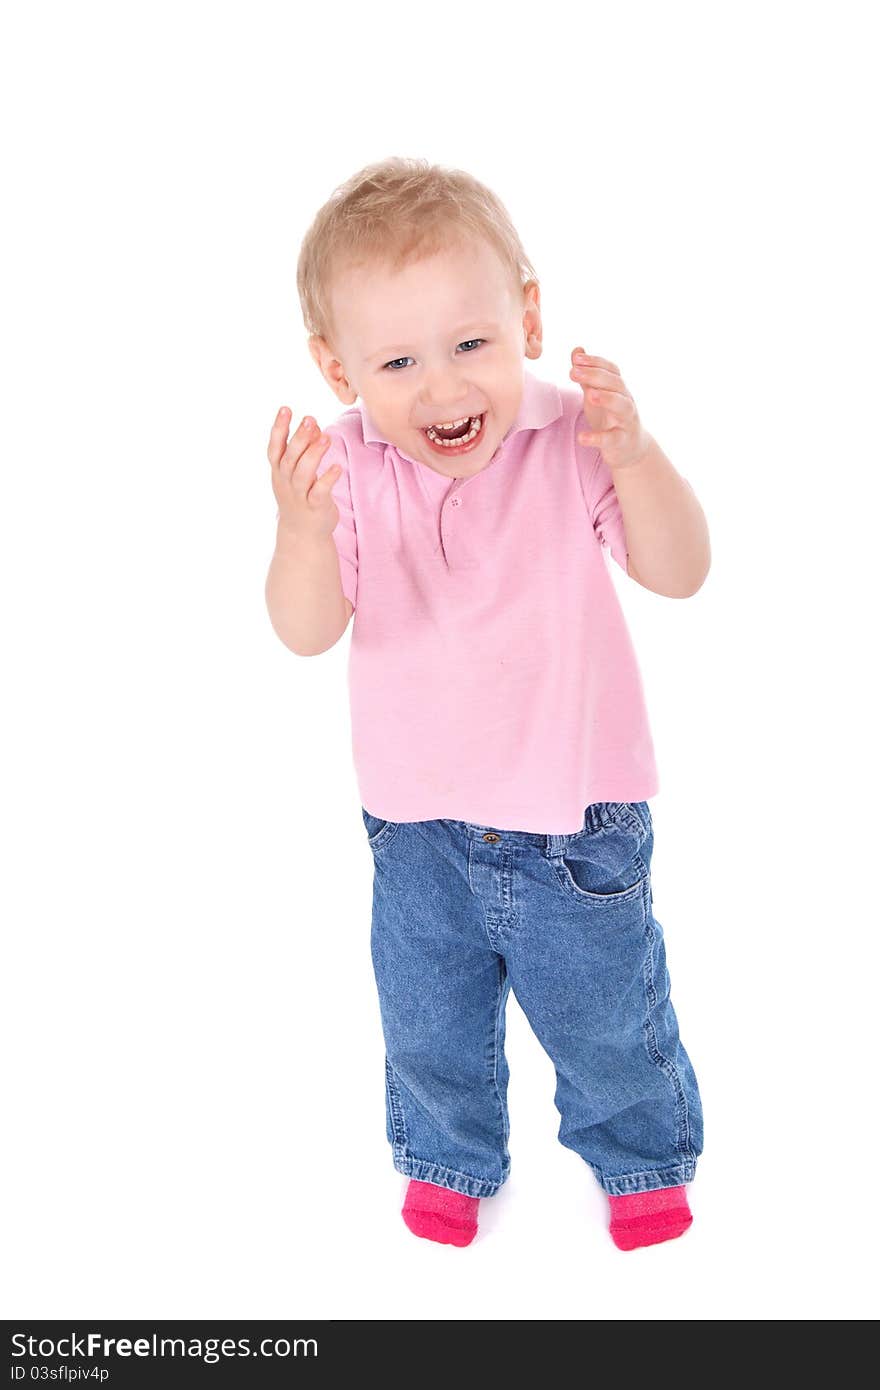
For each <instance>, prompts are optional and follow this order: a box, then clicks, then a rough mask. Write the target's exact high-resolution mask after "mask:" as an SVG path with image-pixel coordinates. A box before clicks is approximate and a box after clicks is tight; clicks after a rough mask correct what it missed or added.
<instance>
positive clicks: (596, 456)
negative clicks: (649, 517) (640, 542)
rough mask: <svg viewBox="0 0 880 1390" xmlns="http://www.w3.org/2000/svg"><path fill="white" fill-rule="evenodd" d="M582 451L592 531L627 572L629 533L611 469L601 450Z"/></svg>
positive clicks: (585, 489) (585, 495)
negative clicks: (625, 527) (627, 533)
mask: <svg viewBox="0 0 880 1390" xmlns="http://www.w3.org/2000/svg"><path fill="white" fill-rule="evenodd" d="M577 447H580V446H577ZM580 452H581V453H582V454H583V455H584V459H583V462H582V468H583V477H584V479H585V482H584V498H585V500H586V503H587V511H588V512H589V515H590V520H591V521H592V523H593V530H594V531H595V532H596V535H597V536H598V537H599V540H600V541H601V543H602V545H605V546H607V547H608V548H609V550H610V551H611V554H612V555H613V557H614V559H615V560H616V561H617V563H618V564H619V565H620V567H621V569H622V570H624V571H625V570H626V562H627V557H628V552H627V548H626V531H625V530H624V526H623V513H622V511H621V510H620V502H619V501H618V497H617V493H616V492H615V490H614V480H613V478H612V476H611V469H610V468H609V467H608V465H607V463H606V462H605V460H604V459H603V457H602V455H601V454H600V452H599V450H598V449H590V448H587V449H584V448H582V447H580ZM590 454H592V455H593V461H592V463H591V462H590V459H589V455H590Z"/></svg>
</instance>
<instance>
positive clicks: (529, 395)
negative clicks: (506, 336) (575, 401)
mask: <svg viewBox="0 0 880 1390" xmlns="http://www.w3.org/2000/svg"><path fill="white" fill-rule="evenodd" d="M357 409H358V410H359V411H360V415H361V424H362V428H363V432H364V443H365V444H387V443H388V441H387V439H385V437H384V436H383V435H381V434H380V433H379V431H378V429H377V428H376V422H375V420H374V419H373V417H372V415H371V414H370V412H369V410H368V409H367V407H366V406H365V405H364V402H363V401H362V400H358V402H357ZM561 414H562V397H561V395H560V394H559V389H558V387H556V386H554V385H553V383H552V382H550V381H541V379H540V378H539V377H536V376H533V375H532V373H531V372H529V371H526V370H525V369H524V370H523V393H522V400H521V401H520V405H519V410H518V411H517V414H516V419H515V420H514V422H513V424H512V425H511V427H510V429H509V430H508V431H507V434H506V435H505V436H504V438H503V440H502V441H501V442H502V444H506V443H507V441H508V440H509V439H511V438H512V437H513V435H515V434H516V433H517V432H518V431H519V430H540V429H543V427H544V426H545V425H551V424H552V423H553V421H554V420H558V419H559V417H560V415H561Z"/></svg>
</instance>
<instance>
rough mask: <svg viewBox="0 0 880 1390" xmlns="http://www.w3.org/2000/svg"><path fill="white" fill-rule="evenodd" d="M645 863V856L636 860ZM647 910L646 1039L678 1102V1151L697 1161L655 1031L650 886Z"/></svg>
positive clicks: (677, 1083)
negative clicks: (643, 859)
mask: <svg viewBox="0 0 880 1390" xmlns="http://www.w3.org/2000/svg"><path fill="white" fill-rule="evenodd" d="M636 857H637V858H638V859H639V861H640V862H641V856H638V855H637V856H636ZM644 906H645V939H646V942H647V950H646V952H645V965H644V971H643V979H644V984H645V994H646V997H647V1003H648V1013H647V1015H646V1017H645V1023H644V1036H645V1049H646V1051H647V1053H648V1056H649V1058H650V1059H651V1061H652V1062H653V1064H654V1065H655V1066H657V1067H659V1068H660V1070H661V1071H662V1072H663V1075H664V1076H665V1077H666V1079H667V1080H668V1081H669V1083H670V1085H671V1086H672V1090H673V1094H674V1096H675V1101H676V1111H677V1117H676V1134H675V1147H676V1149H677V1150H678V1152H679V1153H680V1154H681V1155H682V1157H683V1158H685V1159H689V1160H690V1161H692V1162H693V1161H694V1157H695V1156H694V1152H693V1149H692V1147H691V1142H690V1117H689V1114H688V1103H687V1097H686V1095H685V1093H684V1086H683V1085H682V1082H681V1077H680V1076H679V1074H678V1068H677V1067H676V1065H675V1063H674V1062H673V1061H671V1060H670V1058H668V1057H666V1056H664V1054H663V1053H662V1052H661V1051H660V1049H659V1047H658V1046H657V1032H656V1029H655V1027H654V1020H653V1019H652V1017H651V1014H652V1011H653V1009H654V1008H655V1007H656V1004H657V986H656V984H655V982H654V946H655V944H656V940H657V934H656V932H655V931H654V926H653V922H654V914H653V911H652V907H651V890H650V884H649V885H648V889H647V892H646V894H645V898H644Z"/></svg>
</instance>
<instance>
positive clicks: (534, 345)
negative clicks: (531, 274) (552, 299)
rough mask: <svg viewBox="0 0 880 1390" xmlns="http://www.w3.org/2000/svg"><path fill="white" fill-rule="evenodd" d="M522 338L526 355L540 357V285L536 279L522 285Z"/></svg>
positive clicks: (541, 349) (541, 331)
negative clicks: (523, 303)
mask: <svg viewBox="0 0 880 1390" xmlns="http://www.w3.org/2000/svg"><path fill="white" fill-rule="evenodd" d="M523 299H524V301H525V305H524V310H523V338H524V340H525V353H526V357H531V358H535V357H540V356H541V353H542V351H543V348H542V343H541V340H542V333H543V330H542V327H541V287H540V285H539V284H538V282H537V280H528V281H527V282H526V283H525V284H524V285H523Z"/></svg>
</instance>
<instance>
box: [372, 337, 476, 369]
mask: <svg viewBox="0 0 880 1390" xmlns="http://www.w3.org/2000/svg"><path fill="white" fill-rule="evenodd" d="M485 341H486V339H485V338H465V340H464V342H463V343H459V345H458V346H459V347H463V348H467V349H468V351H469V352H472V351H473V348H472V347H470V346H469V344H477V343H485ZM412 360H413V359H412V358H411V357H392V359H391V361H390V362H386V363H385V365H384V367H383V368H382V370H383V372H384V371H386V370H387V369H388V368H389V367H390V368H391V369H392V371H395V372H396V371H399V370H400V368H399V367H398V366H397V365H396V364H397V363H398V362H412Z"/></svg>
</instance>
